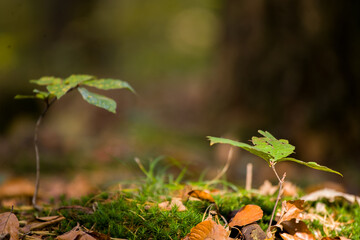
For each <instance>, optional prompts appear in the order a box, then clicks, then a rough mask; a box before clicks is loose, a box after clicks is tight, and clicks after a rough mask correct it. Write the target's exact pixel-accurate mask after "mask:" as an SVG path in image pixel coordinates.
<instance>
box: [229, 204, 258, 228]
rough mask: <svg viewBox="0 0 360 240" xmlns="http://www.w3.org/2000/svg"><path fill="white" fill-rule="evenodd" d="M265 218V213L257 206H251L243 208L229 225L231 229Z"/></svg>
mask: <svg viewBox="0 0 360 240" xmlns="http://www.w3.org/2000/svg"><path fill="white" fill-rule="evenodd" d="M262 217H263V211H262V210H261V208H260V207H259V206H257V205H253V204H249V205H246V206H244V207H242V208H241V209H240V210H239V211H238V212H237V213H236V215H235V217H234V218H233V219H232V221H231V222H230V223H229V226H230V227H234V226H240V227H241V226H244V225H247V224H250V223H253V222H256V221H258V220H260V219H261V218H262Z"/></svg>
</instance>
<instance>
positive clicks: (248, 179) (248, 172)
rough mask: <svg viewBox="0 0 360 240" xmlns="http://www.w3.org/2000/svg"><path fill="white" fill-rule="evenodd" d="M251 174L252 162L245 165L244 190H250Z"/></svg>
mask: <svg viewBox="0 0 360 240" xmlns="http://www.w3.org/2000/svg"><path fill="white" fill-rule="evenodd" d="M252 175H253V164H252V163H248V164H247V165H246V183H245V190H246V191H250V190H251V185H252Z"/></svg>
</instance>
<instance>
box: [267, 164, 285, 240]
mask: <svg viewBox="0 0 360 240" xmlns="http://www.w3.org/2000/svg"><path fill="white" fill-rule="evenodd" d="M271 169H272V170H273V171H274V173H275V175H276V177H277V179H278V180H279V192H278V195H277V197H276V202H275V206H274V209H273V212H272V214H271V218H270V222H269V227H268V229H267V230H266V235H267V237H268V238H270V237H271V232H270V228H271V225H272V221H273V219H274V215H275V212H276V208H277V205H278V203H279V200H280V198H281V194H282V186H283V183H284V180H285V177H286V172H285V173H284V175H283V177H282V178H281V179H280V177H279V174H278V173H277V172H276V169H275V163H273V162H271Z"/></svg>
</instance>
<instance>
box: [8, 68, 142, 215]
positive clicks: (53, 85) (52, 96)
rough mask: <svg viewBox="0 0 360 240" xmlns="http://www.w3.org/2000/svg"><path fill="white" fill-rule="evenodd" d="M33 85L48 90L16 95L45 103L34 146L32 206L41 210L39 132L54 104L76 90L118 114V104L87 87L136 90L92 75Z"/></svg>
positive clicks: (40, 82)
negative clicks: (39, 196)
mask: <svg viewBox="0 0 360 240" xmlns="http://www.w3.org/2000/svg"><path fill="white" fill-rule="evenodd" d="M30 82H31V83H34V84H37V85H39V86H41V87H45V88H46V90H44V91H42V90H38V89H34V90H33V93H34V94H33V95H16V96H15V99H26V98H32V99H39V100H42V101H43V102H44V103H45V109H44V111H43V112H42V114H41V115H40V116H39V118H38V120H37V122H36V125H35V132H34V145H35V155H36V182H35V192H34V196H33V199H32V204H33V206H34V208H35V209H37V210H39V209H40V207H39V206H38V205H37V204H36V199H37V193H38V190H39V178H40V157H39V149H38V143H37V138H38V131H39V126H40V124H41V121H42V119H43V118H44V117H45V115H46V113H47V112H48V110H49V108H50V107H51V106H52V105H53V104H54V102H55V101H56V100H59V99H60V98H62V97H63V96H65V95H66V94H67V93H69V92H71V91H72V90H74V89H77V90H78V92H79V93H80V94H81V96H82V98H83V99H84V100H85V101H86V102H88V103H90V104H92V105H94V106H97V107H100V108H103V109H105V110H107V111H109V112H112V113H116V102H115V101H114V100H113V99H111V98H108V97H106V96H103V95H100V94H96V93H93V92H90V91H89V90H87V89H86V87H94V88H98V89H101V90H110V89H127V90H130V91H131V92H133V93H135V91H134V89H133V88H132V87H131V86H130V85H129V84H128V83H127V82H125V81H121V80H118V79H112V78H103V79H98V78H96V77H94V76H91V75H71V76H70V77H68V78H65V79H62V78H58V77H42V78H40V79H37V80H30Z"/></svg>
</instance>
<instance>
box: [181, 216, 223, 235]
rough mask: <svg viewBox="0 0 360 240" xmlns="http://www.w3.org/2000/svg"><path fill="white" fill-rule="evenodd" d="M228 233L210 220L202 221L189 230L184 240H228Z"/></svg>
mask: <svg viewBox="0 0 360 240" xmlns="http://www.w3.org/2000/svg"><path fill="white" fill-rule="evenodd" d="M228 236H229V233H228V231H227V230H226V229H225V228H224V227H223V226H221V225H219V224H217V223H216V222H214V221H213V220H211V219H208V220H205V221H202V222H201V223H199V224H197V225H196V226H195V227H193V228H192V229H191V230H190V233H189V234H188V235H187V236H186V237H185V238H184V240H185V239H189V240H205V239H206V240H208V239H216V240H230V238H229V237H228Z"/></svg>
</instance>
